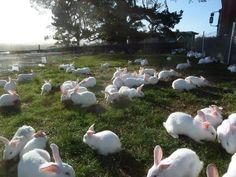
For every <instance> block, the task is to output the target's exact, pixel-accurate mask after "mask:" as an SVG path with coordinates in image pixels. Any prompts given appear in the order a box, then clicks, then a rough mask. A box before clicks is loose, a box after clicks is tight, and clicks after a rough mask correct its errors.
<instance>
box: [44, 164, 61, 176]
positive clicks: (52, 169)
mask: <svg viewBox="0 0 236 177" xmlns="http://www.w3.org/2000/svg"><path fill="white" fill-rule="evenodd" d="M39 170H40V172H42V173H44V174H51V173H57V172H58V170H59V167H58V165H57V164H49V165H48V164H47V166H41V167H40V168H39Z"/></svg>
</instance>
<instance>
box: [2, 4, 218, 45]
mask: <svg viewBox="0 0 236 177" xmlns="http://www.w3.org/2000/svg"><path fill="white" fill-rule="evenodd" d="M193 1H195V2H193V3H190V4H189V3H188V0H177V1H176V2H175V0H167V2H168V6H169V10H170V11H180V10H183V11H184V14H183V18H182V20H181V21H180V23H179V24H178V25H176V27H175V29H174V30H176V29H179V30H180V31H195V32H198V33H199V34H202V33H203V31H205V34H206V35H207V36H210V35H213V34H215V33H216V27H211V26H210V25H209V16H210V13H211V12H213V11H217V10H219V9H220V8H221V1H220V0H208V2H207V3H198V0H193ZM215 17H217V15H216V16H215ZM51 22H52V19H51V14H50V12H49V11H48V12H46V11H45V13H43V14H40V13H39V12H38V11H36V10H35V9H33V8H31V6H30V3H29V0H0V44H2V43H6V44H45V43H53V42H55V41H53V40H44V37H45V36H46V35H48V34H52V30H51V29H50V28H48V26H50V24H51ZM214 22H215V23H217V18H215V19H214Z"/></svg>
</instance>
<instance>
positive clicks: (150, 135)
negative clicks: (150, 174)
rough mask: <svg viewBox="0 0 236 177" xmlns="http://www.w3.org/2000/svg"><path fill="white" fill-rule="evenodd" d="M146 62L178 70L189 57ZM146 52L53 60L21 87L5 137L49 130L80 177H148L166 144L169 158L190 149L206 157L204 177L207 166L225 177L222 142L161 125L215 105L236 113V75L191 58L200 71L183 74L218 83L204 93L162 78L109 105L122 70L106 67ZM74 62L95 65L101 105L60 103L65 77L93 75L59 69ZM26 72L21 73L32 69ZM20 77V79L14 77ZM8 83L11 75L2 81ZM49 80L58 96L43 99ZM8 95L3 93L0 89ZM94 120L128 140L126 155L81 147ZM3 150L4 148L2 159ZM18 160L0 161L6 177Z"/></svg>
mask: <svg viewBox="0 0 236 177" xmlns="http://www.w3.org/2000/svg"><path fill="white" fill-rule="evenodd" d="M143 56H145V57H147V59H148V60H149V63H150V65H149V66H148V67H153V68H156V69H157V71H160V70H162V69H169V68H175V66H176V64H177V63H180V62H185V61H186V57H185V56H183V55H175V56H173V57H172V58H173V59H172V61H166V57H167V55H143ZM137 57H142V55H136V56H134V55H115V54H113V55H94V56H79V57H78V56H77V55H72V54H71V55H62V56H51V57H49V58H48V61H49V63H48V64H47V65H46V67H45V68H39V67H35V68H34V71H35V72H36V73H37V77H36V79H34V80H33V81H31V82H26V83H21V84H18V85H17V92H18V94H19V95H20V99H21V106H20V109H13V108H1V109H0V111H1V112H0V122H1V123H0V135H3V136H5V137H7V138H9V139H10V138H11V137H12V136H13V135H14V133H15V131H16V130H17V128H18V127H20V126H22V125H24V124H26V125H30V126H32V127H34V128H35V129H36V130H40V129H42V130H44V131H45V132H46V134H47V136H48V145H47V150H48V151H49V152H50V153H51V150H50V148H49V145H50V144H51V143H56V144H57V145H58V146H59V149H60V154H61V157H62V160H63V161H64V162H67V163H69V164H70V165H72V166H73V168H74V170H75V171H76V176H77V177H116V176H121V177H129V176H132V177H142V176H146V174H147V170H148V169H149V168H150V167H151V166H152V164H153V148H154V147H155V145H157V144H159V145H161V147H162V149H163V152H164V157H167V156H169V155H170V154H171V153H172V152H174V151H175V150H176V149H177V148H181V147H187V148H190V149H192V150H194V151H196V153H197V154H198V155H199V157H200V159H201V160H202V161H203V162H204V168H203V170H202V172H201V174H200V176H201V177H205V176H206V174H205V169H206V166H207V164H209V163H215V164H216V165H217V167H218V170H219V173H220V175H222V174H223V173H225V172H226V170H227V167H228V164H229V162H230V158H231V155H230V154H227V153H226V151H225V150H224V149H223V148H222V147H221V145H220V144H219V143H218V142H217V141H215V142H206V143H205V144H197V143H196V142H194V141H193V140H191V139H190V138H187V137H184V136H181V137H180V138H179V139H173V138H172V137H171V136H170V135H168V134H167V132H166V130H165V129H164V127H163V126H162V122H164V121H165V120H166V119H167V117H168V115H169V114H170V113H172V112H175V111H182V112H186V113H189V114H191V115H194V116H195V115H196V112H197V110H198V109H201V108H204V107H207V106H209V105H211V104H216V105H218V106H222V107H223V108H224V113H223V115H224V118H227V117H228V115H229V114H230V113H232V112H234V111H236V77H235V75H234V74H231V73H230V72H229V71H227V70H226V66H224V65H222V64H209V65H197V64H196V63H197V60H196V59H191V61H192V62H193V63H194V65H193V67H192V68H190V69H187V70H185V71H181V72H180V73H181V75H182V77H185V76H188V75H197V76H200V75H202V76H204V77H206V78H207V79H208V80H209V81H210V83H211V86H209V87H205V88H198V89H195V90H192V91H189V92H178V91H175V90H173V89H172V88H171V83H172V80H170V81H160V82H159V83H158V84H156V85H154V86H144V88H143V91H144V93H145V97H144V98H141V99H140V98H137V99H133V100H132V101H129V100H127V99H125V98H124V99H121V100H120V101H119V102H117V103H115V104H113V105H109V104H107V103H106V102H105V101H104V95H103V94H102V93H101V90H104V88H105V86H106V85H108V84H109V83H111V77H112V74H113V72H114V71H115V69H114V68H113V67H110V68H109V69H108V70H107V71H106V72H101V71H100V64H101V63H104V62H108V63H110V64H112V66H114V67H116V66H121V67H124V66H127V60H128V59H135V58H137ZM70 62H75V66H76V67H82V66H88V67H90V68H91V71H92V73H91V76H95V77H96V79H97V85H96V87H94V88H92V89H89V90H91V91H93V92H94V93H95V94H96V97H97V100H98V101H99V104H97V105H96V106H92V107H90V108H80V107H78V106H70V105H69V106H68V105H64V104H62V103H61V102H60V85H61V84H62V83H63V82H64V81H66V80H76V79H77V78H79V79H80V80H82V79H83V78H85V77H86V76H84V75H78V76H76V75H73V74H70V73H65V72H64V71H62V70H59V69H58V65H59V64H62V63H70ZM138 68H139V66H138V65H130V66H128V71H134V70H138ZM30 69H31V68H25V69H24V71H22V72H30ZM12 77H13V78H14V77H15V74H13V75H12ZM2 78H6V76H2ZM44 79H52V84H53V91H52V93H50V94H49V95H43V96H41V95H40V92H41V90H40V88H41V85H42V84H43V80H44ZM0 93H1V94H2V93H3V89H1V90H0ZM93 123H95V131H97V132H98V131H102V130H105V129H109V130H112V131H113V132H115V133H116V134H117V135H118V136H119V137H120V139H121V143H122V147H123V150H122V151H121V152H120V153H117V154H114V155H109V156H107V157H104V156H101V155H98V154H97V153H96V152H95V151H93V150H92V149H90V148H89V147H88V145H86V144H84V143H83V142H82V138H83V135H84V134H85V132H86V131H87V129H88V127H89V126H90V125H91V124H93ZM3 148H4V145H1V144H0V159H2V150H3ZM16 164H17V159H15V160H11V161H9V162H4V161H2V160H0V176H1V177H16V176H17V172H16V169H15V167H16Z"/></svg>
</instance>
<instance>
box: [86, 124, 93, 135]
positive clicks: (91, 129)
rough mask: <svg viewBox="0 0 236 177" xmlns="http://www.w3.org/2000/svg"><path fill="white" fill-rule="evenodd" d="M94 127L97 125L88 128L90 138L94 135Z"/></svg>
mask: <svg viewBox="0 0 236 177" xmlns="http://www.w3.org/2000/svg"><path fill="white" fill-rule="evenodd" d="M94 125H95V124H93V125H91V126H90V127H89V128H88V130H87V134H88V135H89V136H91V135H93V134H94Z"/></svg>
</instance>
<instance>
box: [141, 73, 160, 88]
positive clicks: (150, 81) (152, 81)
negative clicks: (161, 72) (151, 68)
mask: <svg viewBox="0 0 236 177" xmlns="http://www.w3.org/2000/svg"><path fill="white" fill-rule="evenodd" d="M158 81H159V79H158V73H154V75H153V76H150V77H148V78H147V79H145V82H144V83H145V84H151V85H155V84H157V83H158Z"/></svg>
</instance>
